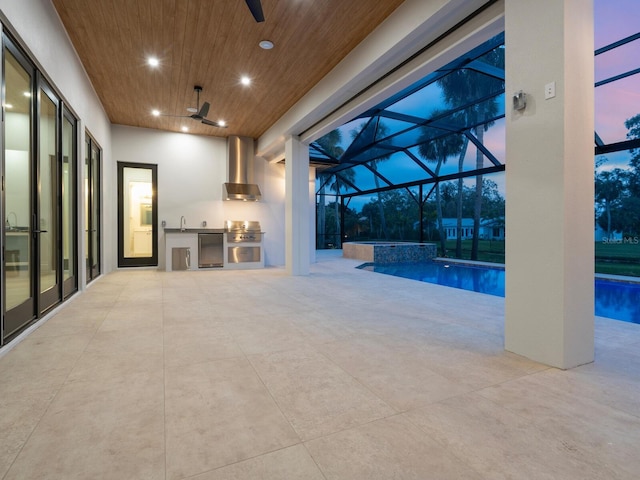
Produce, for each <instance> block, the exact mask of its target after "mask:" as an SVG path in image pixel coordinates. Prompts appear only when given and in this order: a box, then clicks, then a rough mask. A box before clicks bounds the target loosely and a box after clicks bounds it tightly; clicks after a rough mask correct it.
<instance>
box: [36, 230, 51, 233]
mask: <svg viewBox="0 0 640 480" xmlns="http://www.w3.org/2000/svg"><path fill="white" fill-rule="evenodd" d="M33 233H48V230H34V231H33Z"/></svg>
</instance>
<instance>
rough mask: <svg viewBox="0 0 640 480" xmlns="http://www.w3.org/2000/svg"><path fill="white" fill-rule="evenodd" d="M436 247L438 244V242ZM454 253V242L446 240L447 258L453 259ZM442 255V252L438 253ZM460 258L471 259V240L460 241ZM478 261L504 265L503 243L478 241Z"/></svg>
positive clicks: (498, 241)
mask: <svg viewBox="0 0 640 480" xmlns="http://www.w3.org/2000/svg"><path fill="white" fill-rule="evenodd" d="M438 247H440V243H439V242H438ZM455 253H456V241H455V240H447V256H448V257H454V256H455ZM438 254H440V255H441V254H442V252H440V251H439V252H438ZM462 258H463V259H465V260H469V259H470V258H471V240H463V241H462ZM478 260H480V261H481V262H493V263H504V241H500V240H480V242H479V243H478Z"/></svg>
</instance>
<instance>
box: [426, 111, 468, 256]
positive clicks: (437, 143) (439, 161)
mask: <svg viewBox="0 0 640 480" xmlns="http://www.w3.org/2000/svg"><path fill="white" fill-rule="evenodd" d="M438 114H439V112H437V111H434V112H433V113H432V116H434V117H436V116H438ZM419 141H420V145H419V146H418V151H419V152H420V156H422V157H423V158H424V159H425V160H426V161H428V162H434V163H435V164H436V168H435V170H434V173H435V174H436V178H437V177H438V176H439V175H440V168H442V165H444V164H445V163H447V159H448V158H449V157H451V156H453V155H456V154H461V150H462V146H463V144H464V141H463V139H462V135H459V134H451V135H445V136H442V137H439V138H436V139H434V140H432V139H431V135H430V134H429V130H427V128H424V129H423V132H422V134H421V135H420V140H419ZM436 214H437V218H438V233H439V236H440V249H441V250H442V255H443V256H446V254H447V238H446V234H445V231H444V226H443V225H442V196H441V193H440V182H439V181H436Z"/></svg>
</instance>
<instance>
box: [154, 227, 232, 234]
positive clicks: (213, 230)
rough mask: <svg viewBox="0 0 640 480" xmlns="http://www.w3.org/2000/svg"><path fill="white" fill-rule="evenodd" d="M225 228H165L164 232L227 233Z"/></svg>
mask: <svg viewBox="0 0 640 480" xmlns="http://www.w3.org/2000/svg"><path fill="white" fill-rule="evenodd" d="M227 232H228V230H226V229H224V228H185V229H184V230H183V229H181V228H165V229H164V233H227Z"/></svg>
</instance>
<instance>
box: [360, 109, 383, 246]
mask: <svg viewBox="0 0 640 480" xmlns="http://www.w3.org/2000/svg"><path fill="white" fill-rule="evenodd" d="M371 122H377V124H376V125H375V131H374V137H375V139H383V138H386V137H388V136H389V127H388V126H387V125H385V124H384V123H382V120H381V119H380V117H375V118H372V119H371V120H369V122H366V123H363V124H361V125H360V127H359V128H357V129H354V130H351V138H352V139H353V140H355V139H356V138H357V137H358V135H360V134H361V133H362V132H363V130H365V129H366V128H367V127H368V126H369V124H370V123H371ZM376 151H380V150H379V149H377V150H376ZM390 157H391V154H383V155H380V156H378V157H377V158H375V159H374V160H369V162H367V163H368V165H369V167H370V168H371V170H372V171H373V181H374V183H375V184H376V190H378V192H377V195H378V202H377V204H378V213H379V214H380V229H381V236H382V238H384V239H386V238H387V221H386V218H385V215H384V204H383V202H382V196H381V192H380V178H378V175H377V171H378V164H380V163H381V162H384V161H385V160H388V159H389V158H390Z"/></svg>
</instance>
